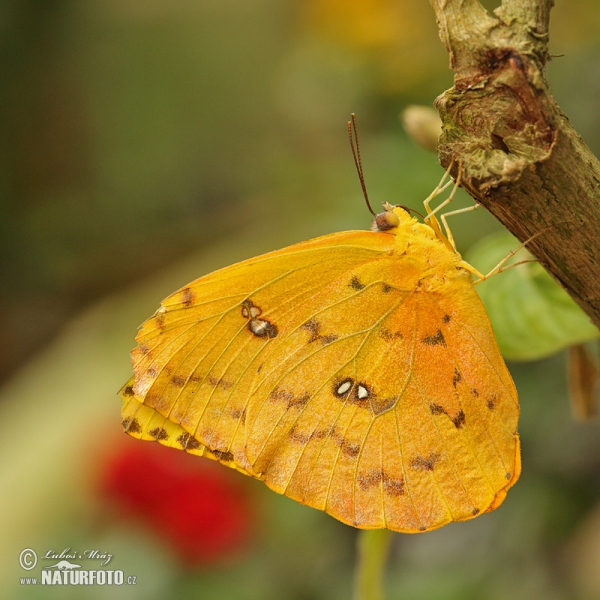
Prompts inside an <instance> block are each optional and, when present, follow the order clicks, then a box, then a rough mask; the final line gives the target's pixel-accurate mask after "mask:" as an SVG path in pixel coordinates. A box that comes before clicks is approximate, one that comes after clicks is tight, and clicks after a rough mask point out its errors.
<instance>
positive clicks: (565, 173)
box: [430, 0, 600, 326]
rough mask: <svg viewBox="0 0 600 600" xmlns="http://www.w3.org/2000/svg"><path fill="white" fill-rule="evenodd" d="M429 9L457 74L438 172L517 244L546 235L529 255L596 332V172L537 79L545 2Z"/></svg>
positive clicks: (599, 228) (441, 105)
mask: <svg viewBox="0 0 600 600" xmlns="http://www.w3.org/2000/svg"><path fill="white" fill-rule="evenodd" d="M430 1H431V4H432V6H433V8H434V10H435V13H436V17H437V21H438V25H439V28H440V37H441V39H442V41H443V42H444V44H445V46H446V49H447V50H448V53H449V55H450V65H451V67H452V68H453V69H454V71H455V72H456V75H455V78H454V87H453V88H452V89H450V90H448V91H446V92H445V93H444V94H442V95H441V96H440V97H438V98H437V100H436V102H435V104H436V107H437V109H438V111H439V112H440V116H441V117H442V121H443V132H442V136H441V138H440V144H439V146H438V153H439V157H440V162H441V163H442V165H443V166H445V167H447V166H448V165H450V164H451V163H452V161H454V162H455V165H458V161H460V163H462V181H461V183H462V185H463V187H464V188H465V189H466V190H467V191H468V192H469V194H470V195H471V196H473V198H474V199H475V200H476V201H477V202H479V203H480V204H482V205H483V206H485V207H486V208H487V210H489V211H490V212H491V213H492V214H493V215H494V216H495V217H496V218H497V219H498V220H500V221H501V222H502V223H503V224H504V225H505V226H506V228H507V229H509V230H510V231H511V232H512V233H513V234H514V235H516V236H517V237H518V238H519V239H520V240H522V241H524V240H526V239H528V238H530V237H531V236H532V235H533V234H534V233H537V232H540V231H544V230H546V231H545V232H544V233H543V234H542V235H540V236H538V237H536V239H535V240H533V241H532V242H531V243H530V244H528V249H529V250H530V251H531V252H532V253H533V254H534V255H535V256H536V257H537V258H538V259H539V260H540V261H541V262H542V264H543V265H544V266H545V267H546V268H547V269H548V270H549V271H550V272H551V273H552V274H553V275H554V277H555V278H556V279H558V281H559V282H560V283H561V284H562V285H563V286H564V287H565V289H566V290H567V291H568V292H569V293H570V294H571V296H572V297H573V298H574V300H575V301H576V302H577V303H578V304H579V305H580V306H581V308H582V309H583V310H584V311H585V312H586V313H587V314H588V315H589V316H590V318H591V319H592V321H593V322H594V323H595V324H596V325H597V326H600V243H599V240H600V162H599V161H598V160H597V159H596V157H595V156H594V155H593V154H592V152H591V151H590V150H589V148H588V147H587V146H586V145H585V143H584V142H583V140H582V139H581V137H580V136H579V135H578V134H577V132H576V131H575V130H574V129H573V128H572V127H571V125H570V123H569V121H568V119H567V118H566V117H565V115H563V113H562V112H561V110H560V108H559V107H558V105H557V104H556V102H555V101H554V99H553V97H552V95H551V94H550V91H549V89H548V85H547V83H546V81H545V79H544V77H543V68H544V65H545V63H546V61H547V59H548V46H547V43H548V23H549V15H550V9H551V7H552V5H553V0H503V2H502V6H501V7H499V8H497V9H496V10H495V12H494V14H495V17H492V16H490V14H489V13H487V11H486V10H485V9H484V8H483V7H482V6H481V4H480V3H479V2H478V0H430ZM456 171H457V168H456V166H455V167H454V171H453V175H456Z"/></svg>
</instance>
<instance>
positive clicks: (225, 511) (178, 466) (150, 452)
mask: <svg viewBox="0 0 600 600" xmlns="http://www.w3.org/2000/svg"><path fill="white" fill-rule="evenodd" d="M124 442H125V443H123V444H122V445H121V447H120V449H119V451H118V452H116V453H115V454H114V455H113V456H112V457H110V459H109V460H108V461H107V463H106V465H105V467H104V469H103V472H102V473H101V478H100V490H101V493H102V495H104V496H107V497H109V498H110V499H112V500H113V501H114V502H115V504H116V505H117V506H118V507H119V510H120V511H122V512H123V513H124V514H125V515H126V516H127V517H130V518H134V519H138V520H141V521H143V522H145V523H146V524H147V525H148V526H149V527H150V528H151V529H152V530H153V531H155V532H156V533H157V534H158V535H160V537H162V538H163V539H165V540H167V542H168V543H169V544H170V545H171V546H172V547H173V548H174V549H175V551H176V552H177V553H178V554H179V556H180V557H181V558H182V559H183V560H184V562H187V563H188V564H193V565H199V564H204V563H213V562H214V561H216V560H220V559H224V558H226V557H228V556H230V555H231V554H232V553H234V552H235V551H236V550H238V549H239V548H240V547H241V546H242V545H243V544H244V542H245V541H246V539H247V538H248V534H249V533H250V528H251V523H252V509H251V506H250V504H251V503H250V498H249V495H248V491H247V488H246V486H245V485H244V484H245V483H246V482H245V481H243V480H241V481H239V480H238V478H239V477H243V476H242V475H240V474H237V473H235V472H233V471H230V470H229V469H227V468H226V467H224V466H222V465H218V464H217V463H213V462H212V461H210V460H208V459H204V458H198V457H194V456H190V455H187V454H185V453H184V452H178V451H174V450H170V449H168V448H164V447H161V446H159V445H158V444H154V443H151V442H140V441H136V440H132V439H130V438H126V439H125V441H124Z"/></svg>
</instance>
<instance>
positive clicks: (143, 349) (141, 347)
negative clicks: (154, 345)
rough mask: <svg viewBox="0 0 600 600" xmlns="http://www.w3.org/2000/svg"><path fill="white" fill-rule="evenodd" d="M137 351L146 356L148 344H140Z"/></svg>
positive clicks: (148, 349)
mask: <svg viewBox="0 0 600 600" xmlns="http://www.w3.org/2000/svg"><path fill="white" fill-rule="evenodd" d="M138 352H139V353H140V354H143V355H144V356H148V355H149V354H150V348H148V346H146V344H140V345H139V346H138Z"/></svg>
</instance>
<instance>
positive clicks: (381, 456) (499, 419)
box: [121, 155, 520, 533]
mask: <svg viewBox="0 0 600 600" xmlns="http://www.w3.org/2000/svg"><path fill="white" fill-rule="evenodd" d="M358 163H359V164H360V155H359V159H358ZM359 174H360V175H361V182H362V180H363V178H362V169H361V170H360V171H359ZM445 187H446V186H442V184H440V186H438V187H437V188H436V190H435V191H434V193H433V194H432V196H430V198H429V199H428V200H427V201H426V209H427V212H428V216H427V220H428V222H429V224H425V223H419V222H418V221H417V220H416V218H415V217H412V216H411V215H410V214H409V212H408V211H407V210H406V209H405V208H403V207H400V206H391V205H389V204H384V211H383V212H382V213H380V214H379V215H377V216H376V218H375V221H374V229H373V230H372V231H347V232H342V233H334V234H331V235H326V236H323V237H319V238H316V239H313V240H309V241H306V242H302V243H300V244H295V245H293V246H290V247H288V248H284V249H282V250H278V251H276V252H271V253H268V254H265V255H263V256H258V257H256V258H252V259H250V260H246V261H244V262H241V263H238V264H235V265H232V266H230V267H227V268H224V269H221V270H219V271H216V272H214V273H211V274H209V275H205V276H204V277H201V278H200V279H197V280H196V281H194V282H192V283H190V284H189V285H187V286H185V287H184V288H182V289H180V290H179V291H177V292H175V293H174V294H172V295H171V296H169V297H168V298H166V299H165V300H164V301H163V302H162V304H161V307H160V308H159V309H158V311H157V312H156V313H155V314H154V315H153V316H152V317H151V318H150V319H148V320H147V321H146V322H145V323H144V324H143V326H142V328H141V330H140V331H139V333H138V335H137V338H136V340H137V342H138V346H137V348H136V349H135V350H134V351H133V352H132V359H133V368H134V378H132V379H131V380H130V381H129V382H128V383H127V384H125V386H124V387H123V389H122V390H121V395H122V400H123V423H124V427H125V430H126V431H127V433H129V434H130V435H132V436H134V437H136V438H140V439H145V440H156V441H158V442H160V443H161V444H164V445H167V446H171V447H174V448H179V449H182V450H185V451H187V452H190V453H192V454H198V455H204V456H207V457H209V458H212V459H215V460H218V461H219V462H221V463H223V464H225V465H227V466H229V467H232V468H234V469H237V470H238V471H241V472H243V473H245V474H247V475H250V476H252V477H255V478H257V479H262V480H263V481H264V482H265V483H266V484H267V485H268V486H269V487H270V488H271V489H273V490H274V491H276V492H278V493H280V494H285V495H286V496H288V497H290V498H293V499H295V500H298V501H299V502H301V503H303V504H307V505H309V506H312V507H314V508H318V509H320V510H324V511H326V512H327V513H329V514H330V515H332V516H334V517H335V518H337V519H339V520H341V521H343V522H344V523H347V524H349V525H353V526H355V527H359V528H364V529H373V528H388V529H391V530H394V531H400V532H407V533H415V532H421V531H428V530H431V529H435V528H437V527H441V526H442V525H444V524H446V523H449V522H452V521H464V520H467V519H471V518H473V517H475V516H476V515H478V514H480V513H484V512H487V511H490V510H493V509H495V508H496V507H498V506H499V505H500V504H501V502H502V501H503V499H504V497H505V496H506V492H507V490H508V488H510V487H511V486H512V485H513V484H514V483H515V481H516V480H517V479H518V477H519V474H520V454H519V437H518V434H517V421H518V416H519V405H518V399H517V393H516V390H515V387H514V384H513V382H512V379H511V377H510V374H509V373H508V370H507V369H506V366H505V364H504V361H503V360H502V357H501V355H500V352H499V350H498V347H497V345H496V342H495V339H494V334H493V332H492V329H491V326H490V323H489V320H488V318H487V315H486V313H485V309H484V308H483V305H482V303H481V301H480V299H479V297H478V295H477V293H476V291H475V288H474V284H473V281H472V276H471V273H472V272H474V269H473V268H472V267H471V266H470V265H468V264H467V263H465V262H464V261H463V260H462V259H461V257H460V255H459V254H458V253H457V252H456V250H455V249H454V247H453V243H452V242H451V238H450V240H449V239H448V237H446V236H445V235H444V234H443V233H442V231H441V228H440V225H439V223H438V222H437V220H436V219H435V216H434V214H433V212H434V211H431V210H430V209H429V200H430V199H431V198H432V197H433V196H435V195H437V194H438V193H440V190H442V189H445ZM455 189H456V188H455ZM438 208H439V207H438Z"/></svg>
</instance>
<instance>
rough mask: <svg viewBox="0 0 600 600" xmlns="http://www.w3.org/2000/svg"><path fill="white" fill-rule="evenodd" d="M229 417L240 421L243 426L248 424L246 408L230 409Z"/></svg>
mask: <svg viewBox="0 0 600 600" xmlns="http://www.w3.org/2000/svg"><path fill="white" fill-rule="evenodd" d="M229 416H230V417H231V418H232V419H236V420H238V419H239V420H240V422H241V424H242V425H244V424H245V423H246V409H245V408H237V409H236V408H231V409H229Z"/></svg>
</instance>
